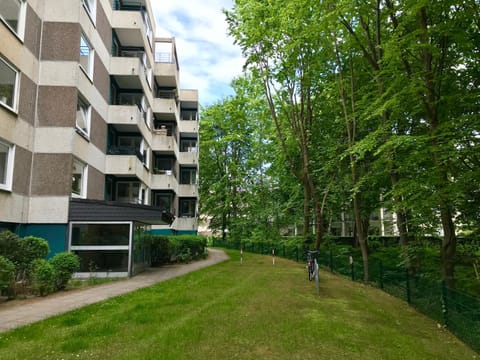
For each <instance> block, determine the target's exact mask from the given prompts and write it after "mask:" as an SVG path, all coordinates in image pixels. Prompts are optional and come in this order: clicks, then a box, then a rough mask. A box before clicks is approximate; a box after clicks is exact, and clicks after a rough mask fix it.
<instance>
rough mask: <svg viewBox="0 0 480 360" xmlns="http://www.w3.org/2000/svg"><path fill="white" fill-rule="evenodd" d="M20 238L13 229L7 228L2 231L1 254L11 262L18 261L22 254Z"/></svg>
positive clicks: (0, 233)
mask: <svg viewBox="0 0 480 360" xmlns="http://www.w3.org/2000/svg"><path fill="white" fill-rule="evenodd" d="M19 242H20V238H19V237H18V236H17V235H16V234H14V233H12V232H11V231H8V230H5V231H2V232H0V256H3V257H5V258H6V259H8V260H10V261H11V262H13V263H14V264H15V263H18V262H19V257H20V256H21V252H20V251H19V248H20V244H19Z"/></svg>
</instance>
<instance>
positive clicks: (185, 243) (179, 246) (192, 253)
mask: <svg viewBox="0 0 480 360" xmlns="http://www.w3.org/2000/svg"><path fill="white" fill-rule="evenodd" d="M206 246H207V238H206V237H205V236H201V235H179V236H164V235H155V236H152V265H154V266H158V265H162V264H167V263H169V262H172V261H179V262H189V261H191V260H194V259H199V258H202V257H203V256H204V255H205V248H206Z"/></svg>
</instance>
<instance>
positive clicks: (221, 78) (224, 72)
mask: <svg viewBox="0 0 480 360" xmlns="http://www.w3.org/2000/svg"><path fill="white" fill-rule="evenodd" d="M232 6H233V3H232V1H231V0H201V1H192V0H152V9H153V12H154V14H155V20H156V35H157V36H158V37H175V42H176V45H177V54H178V61H179V63H180V86H181V87H182V88H185V89H198V91H199V97H200V103H201V104H202V105H203V106H206V105H209V104H211V103H213V102H215V101H217V100H220V99H221V98H223V97H225V96H227V95H230V94H231V89H230V88H229V84H230V82H231V80H232V79H233V78H234V77H236V76H239V75H240V74H241V72H242V66H243V63H244V61H243V59H242V55H241V51H240V49H239V48H238V47H236V46H235V45H233V39H232V38H231V37H229V36H228V35H227V23H226V21H225V15H224V14H223V12H222V9H224V8H226V9H230V8H231V7H232Z"/></svg>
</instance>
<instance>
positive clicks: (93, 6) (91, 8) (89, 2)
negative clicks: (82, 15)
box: [82, 0, 97, 23]
mask: <svg viewBox="0 0 480 360" xmlns="http://www.w3.org/2000/svg"><path fill="white" fill-rule="evenodd" d="M82 2H83V7H84V8H85V10H87V13H88V16H90V19H92V21H93V22H94V23H95V18H96V16H95V14H96V12H97V0H82Z"/></svg>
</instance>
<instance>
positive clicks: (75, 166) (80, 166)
mask: <svg viewBox="0 0 480 360" xmlns="http://www.w3.org/2000/svg"><path fill="white" fill-rule="evenodd" d="M87 169H88V165H87V164H85V163H84V162H82V161H80V160H78V159H76V158H74V159H73V163H72V197H74V198H81V199H85V198H86V197H87V176H88V175H87V174H88V171H87ZM78 170H80V171H78ZM75 174H80V182H79V184H80V189H79V191H78V192H74V191H73V190H74V189H73V184H74V181H75Z"/></svg>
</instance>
